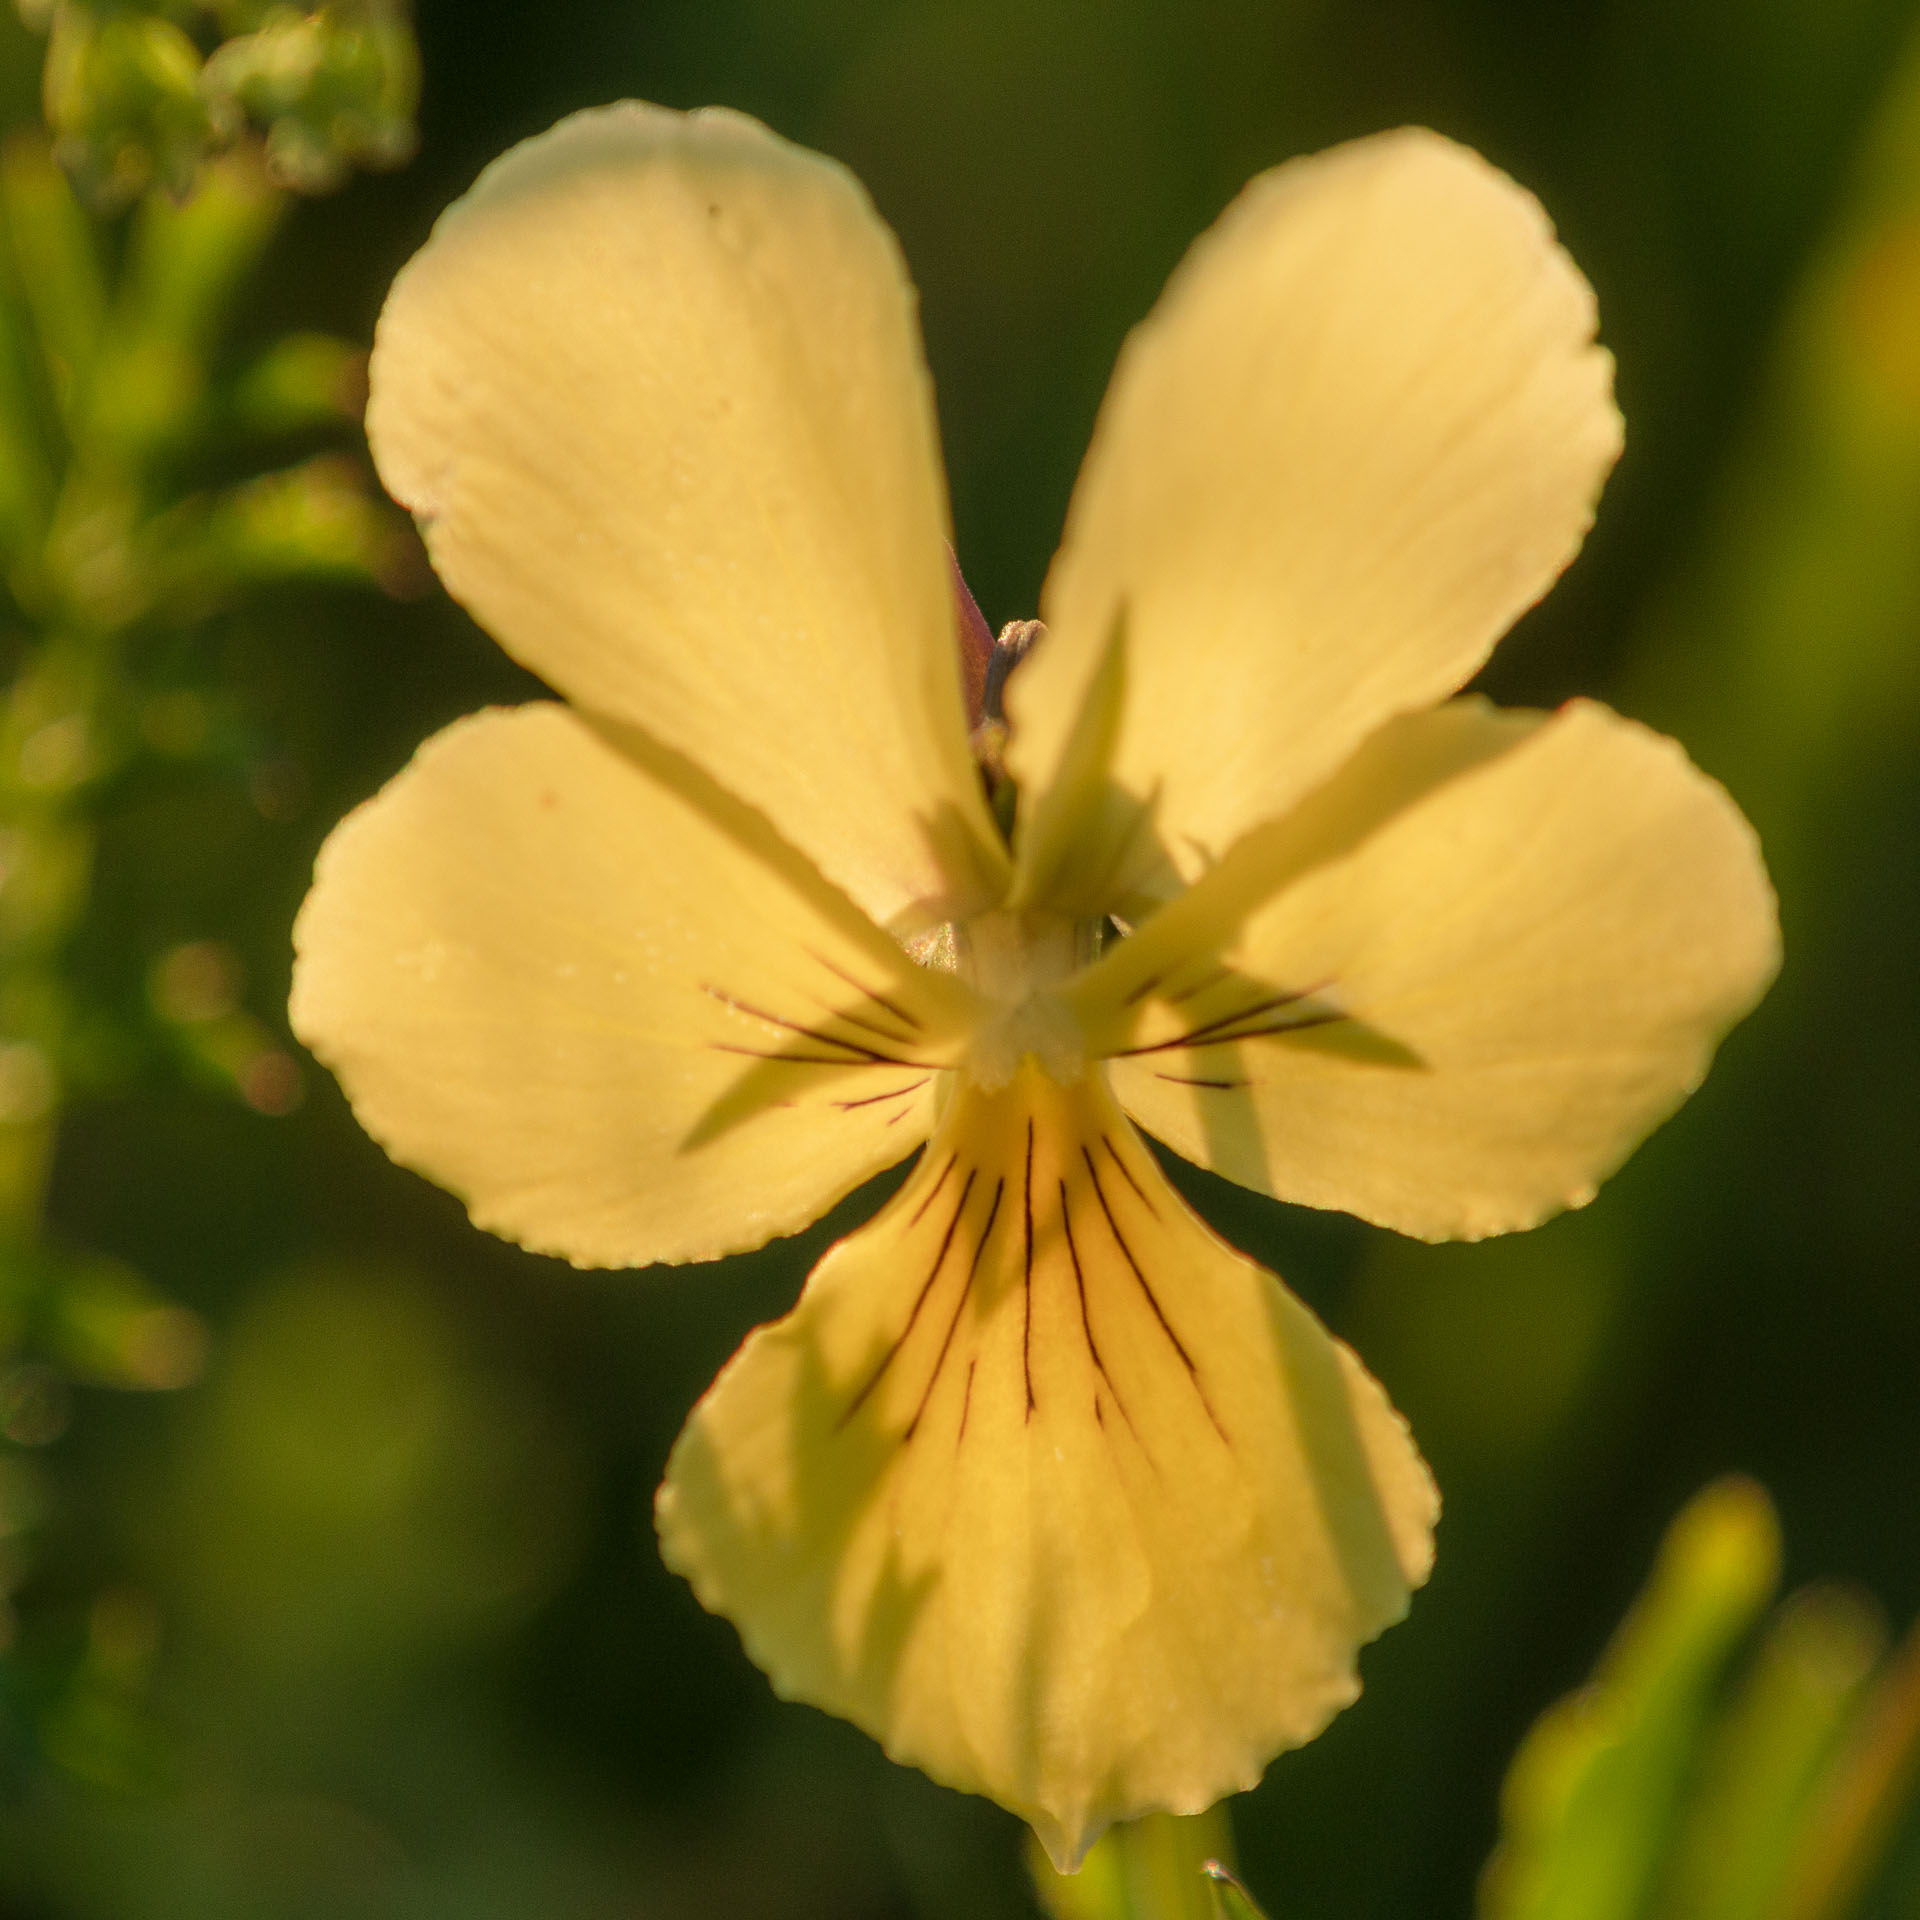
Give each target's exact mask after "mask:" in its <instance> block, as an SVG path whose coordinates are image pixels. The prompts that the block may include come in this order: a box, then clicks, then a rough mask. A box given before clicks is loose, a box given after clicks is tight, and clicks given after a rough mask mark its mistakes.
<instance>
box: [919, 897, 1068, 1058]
mask: <svg viewBox="0 0 1920 1920" xmlns="http://www.w3.org/2000/svg"><path fill="white" fill-rule="evenodd" d="M1099 938H1100V928H1099V924H1098V923H1097V922H1095V921H1091V920H1076V919H1071V918H1069V917H1068V916H1067V915H1065V914H1060V913H1046V912H1038V911H1014V910H1011V909H1008V908H1005V907H996V908H994V909H993V910H992V911H991V912H988V913H979V914H975V915H974V916H973V917H972V918H971V919H968V920H962V921H957V922H949V923H947V924H946V925H944V926H941V927H938V928H936V929H934V931H933V932H932V933H931V934H929V935H926V936H923V938H922V939H921V940H919V941H916V942H915V943H914V944H913V946H912V948H911V951H912V953H913V957H914V958H915V959H916V960H918V961H919V962H920V963H921V964H922V965H923V966H930V967H936V968H939V969H941V970H942V971H945V972H951V973H955V974H958V975H959V977H960V978H961V979H963V980H965V981H966V982H967V984H968V985H969V986H971V987H972V988H973V989H974V991H975V992H976V993H978V994H979V996H980V998H981V1000H982V1002H983V1003H984V1008H985V1010H984V1012H983V1015H982V1018H981V1021H980V1024H979V1026H978V1027H977V1028H976V1029H975V1030H974V1033H973V1036H972V1038H971V1040H970V1042H969V1044H968V1048H967V1056H966V1059H965V1062H964V1063H963V1065H962V1067H961V1071H962V1072H963V1073H964V1074H965V1075H966V1077H967V1079H968V1080H969V1081H970V1082H971V1083H972V1084H973V1085H974V1086H976V1087H979V1088H980V1089H981V1090H982V1091H984V1092H987V1093H995V1092H998V1091H999V1090H1000V1089H1001V1088H1002V1087H1004V1086H1006V1085H1007V1084H1008V1083H1009V1082H1010V1081H1011V1080H1012V1079H1013V1077H1014V1074H1015V1072H1016V1071H1017V1070H1018V1068H1019V1065H1020V1062H1021V1061H1022V1060H1023V1059H1025V1058H1027V1057H1028V1056H1031V1057H1032V1058H1033V1060H1034V1061H1035V1062H1036V1063H1037V1064H1038V1065H1039V1067H1040V1068H1041V1070H1042V1071H1043V1072H1044V1073H1045V1074H1046V1075H1047V1077H1048V1078H1049V1079H1051V1080H1053V1081H1055V1082H1056V1083H1057V1084H1059V1085H1061V1086H1073V1085H1075V1084H1077V1083H1078V1081H1079V1080H1080V1078H1081V1076H1082V1075H1083V1074H1084V1073H1085V1072H1086V1069H1087V1051H1086V1039H1085V1036H1084V1035H1083V1034H1082V1032H1081V1030H1080V1024H1079V1022H1078V1021H1077V1020H1076V1019H1075V1018H1074V1017H1073V1015H1072V1013H1071V1012H1070V1011H1069V1010H1068V1008H1067V1006H1066V1003H1065V1001H1064V1000H1063V998H1062V997H1061V994H1060V991H1059V989H1060V988H1061V987H1063V986H1064V985H1065V984H1066V982H1067V981H1068V980H1069V979H1070V978H1071V977H1072V975H1073V974H1074V973H1075V972H1077V971H1078V970H1079V969H1080V968H1081V967H1083V966H1085V965H1086V964H1087V963H1088V961H1090V960H1091V959H1093V957H1094V955H1095V954H1096V953H1097V951H1098V949H1099Z"/></svg>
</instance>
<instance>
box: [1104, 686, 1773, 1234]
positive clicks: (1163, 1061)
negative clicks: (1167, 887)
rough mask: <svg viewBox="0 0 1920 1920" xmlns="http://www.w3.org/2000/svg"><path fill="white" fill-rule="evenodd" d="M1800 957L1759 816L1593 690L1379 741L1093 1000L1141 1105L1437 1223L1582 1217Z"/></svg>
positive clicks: (1270, 1188) (1386, 1214) (1281, 1168)
mask: <svg viewBox="0 0 1920 1920" xmlns="http://www.w3.org/2000/svg"><path fill="white" fill-rule="evenodd" d="M1778 965H1779V930H1778V926H1777V923H1776V919H1775V910H1774V901H1773V893H1772V889H1771V888H1770V887H1769V885H1768V883H1767V876H1766V871H1765V869H1764V867H1763V866H1762V865H1761V862H1760V855H1759V849H1758V846H1757V845H1756V843H1755V840H1754V837H1753V831H1752V829H1751V828H1750V827H1749V826H1748V825H1747V823H1746V821H1745V820H1744V819H1742V818H1741V816H1740V813H1739V811H1738V809H1736V808H1735V806H1734V805H1733V803H1732V801H1730V800H1729V799H1728V798H1727V795H1726V794H1725V792H1724V791H1723V790H1722V789H1721V788H1720V787H1718V786H1716V785H1715V784H1714V783H1713V782H1712V781H1711V780H1709V779H1707V778H1706V777H1705V776H1704V775H1703V774H1701V773H1700V772H1698V771H1697V770H1696V769H1695V768H1694V767H1692V766H1691V765H1690V764H1689V763H1688V761H1687V759H1686V756H1685V755H1684V754H1682V753H1681V751H1680V749H1679V748H1678V747H1677V746H1675V744H1674V743H1673V742H1672V741H1671V740H1666V739H1662V738H1661V737H1660V736H1659V735H1657V734H1653V733H1650V732H1648V731H1647V730H1646V729H1645V728H1644V727H1639V726H1636V725H1634V724H1633V723H1632V722H1630V721H1626V720H1622V719H1621V718H1620V717H1619V716H1618V715H1617V714H1613V713H1610V712H1608V710H1607V709H1606V708H1604V707H1600V706H1596V705H1594V704H1592V703H1591V702H1588V701H1575V702H1573V703H1572V704H1571V705H1569V706H1567V707H1565V708H1563V709H1562V710H1561V711H1560V712H1559V713H1558V714H1555V715H1552V716H1550V717H1549V716H1544V715H1540V714H1527V713H1498V712H1495V711H1494V710H1492V709H1490V708H1489V707H1487V706H1486V705H1485V704H1484V703H1483V702H1481V701H1478V700H1463V701H1457V702H1454V703H1451V704H1450V705H1448V706H1445V707H1442V708H1440V709H1438V710H1437V711H1435V712H1433V713H1426V714H1417V715H1410V716H1407V717H1405V718H1403V719H1400V720H1396V721H1393V722H1391V723H1390V724H1389V725H1387V726H1386V727H1384V728H1382V729H1381V731H1380V733H1379V735H1378V736H1376V738H1375V739H1373V740H1371V741H1369V742H1368V743H1367V745H1366V746H1365V747H1363V748H1362V749H1361V751H1360V752H1359V753H1358V754H1356V755H1355V756H1354V759H1353V761H1352V762H1351V763H1350V764H1349V765H1348V766H1347V767H1346V768H1344V769H1343V770H1342V771H1341V773H1340V774H1339V775H1338V776H1337V777H1336V778H1335V779H1334V780H1332V781H1330V782H1329V783H1328V784H1327V786H1326V787H1325V788H1324V789H1323V790H1322V791H1321V792H1320V793H1319V794H1316V795H1315V796H1314V797H1313V798H1312V799H1310V800H1309V801H1307V802H1306V803H1305V804H1304V805H1303V806H1302V807H1300V808H1299V809H1298V810H1297V811H1296V813H1295V814H1293V815H1292V816H1290V817H1289V818H1287V819H1285V820H1283V821H1279V822H1276V823H1274V824H1273V825H1272V826H1269V827H1266V828H1262V829H1261V830H1259V831H1258V832H1256V833H1253V834H1251V835H1249V836H1248V837H1247V839H1246V840H1245V841H1243V842H1242V843H1241V845H1240V846H1238V847H1237V848H1235V849H1234V851H1233V852H1232V853H1231V854H1229V855H1228V857H1227V858H1226V860H1225V861H1223V862H1222V863H1221V865H1220V866H1219V867H1218V868H1216V869H1215V871H1214V872H1213V873H1211V874H1210V875H1209V876H1208V877H1207V878H1206V879H1205V880H1203V881H1201V882H1200V883H1199V884H1198V885H1196V886H1195V887H1193V888H1192V889H1190V890H1189V891H1188V892H1187V893H1185V894H1183V895H1182V896H1181V897H1180V899H1178V900H1176V901H1174V902H1173V903H1172V904H1171V905H1170V906H1168V907H1166V908H1164V909H1162V911H1161V912H1160V913H1158V914H1157V915H1155V916H1154V918H1153V919H1151V920H1150V921H1148V922H1147V924H1146V925H1145V926H1144V927H1142V928H1141V929H1140V931H1139V932H1138V933H1137V934H1136V935H1135V936H1134V937H1133V938H1132V939H1130V940H1126V941H1123V942H1121V943H1120V944H1119V946H1117V947H1115V948H1113V949H1112V950H1111V951H1110V952H1109V953H1108V954H1106V955H1105V956H1104V957H1103V958H1102V959H1101V960H1100V961H1099V962H1098V963H1097V964H1096V965H1095V966H1094V967H1093V968H1092V969H1090V970H1089V971H1088V972H1087V973H1086V974H1084V975H1082V976H1081V977H1080V978H1079V979H1078V980H1077V981H1076V982H1075V983H1074V987H1073V989H1072V995H1073V1003H1074V1007H1075V1010H1076V1012H1077V1014H1078V1015H1079V1018H1080V1020H1081V1022H1082V1024H1083V1026H1084V1027H1085V1028H1086V1030H1087V1032H1088V1035H1089V1043H1090V1045H1091V1046H1092V1047H1093V1048H1094V1049H1096V1050H1098V1051H1105V1052H1110V1053H1115V1054H1119V1055H1121V1056H1122V1057H1121V1058H1118V1059H1116V1060H1115V1061H1114V1062H1113V1067H1112V1072H1113V1078H1114V1086H1115V1090H1116V1092H1117V1093H1118V1094H1119V1096H1120V1099H1121V1101H1122V1103H1123V1105H1125V1107H1126V1108H1127V1110H1128V1111H1129V1112H1130V1113H1131V1114H1132V1115H1133V1116H1134V1117H1135V1118H1136V1119H1137V1120H1138V1121H1139V1122H1140V1124H1141V1125H1142V1126H1144V1127H1146V1128H1148V1129H1149V1130H1150V1131H1151V1132H1153V1133H1155V1134H1157V1135H1159V1136H1160V1138H1162V1139H1163V1140H1165V1141H1166V1142H1167V1143H1168V1144H1169V1145H1170V1146H1172V1147H1174V1148H1175V1149H1176V1150H1178V1151H1179V1152H1181V1153H1183V1154H1185V1155H1187V1156H1188V1157H1189V1158H1191V1159H1193V1160H1196V1161H1198V1162H1199V1163H1200V1164H1202V1165H1203V1166H1209V1167H1212V1168H1213V1169H1215V1170H1216V1171H1217V1172H1220V1173H1223V1174H1226V1175H1227V1176H1228V1177H1229V1178H1231V1179H1235V1180H1239V1181H1242V1182H1243V1183H1245V1184H1246V1185H1248V1186H1251V1187H1256V1188H1259V1189H1260V1190H1262V1191H1264V1192H1268V1193H1273V1194H1277V1195H1278V1196H1279V1197H1280V1198H1282V1199H1285V1200H1296V1201H1302V1202H1304V1203H1306V1204H1307V1205H1309V1206H1319V1207H1339V1208H1343V1209H1345V1210H1346V1211H1348V1212H1350V1213H1357V1214H1359V1215H1361V1216H1362V1217H1363V1218H1365V1219H1368V1220H1373V1221H1377V1222H1378V1223H1379V1224H1381V1225H1383V1226H1389V1227H1396V1228H1398V1229H1399V1230H1400V1231H1401V1232H1403V1233H1411V1234H1417V1235H1419V1236H1420V1237H1422V1238H1423V1239H1451V1238H1467V1239H1473V1238H1478V1237H1480V1236H1482V1235H1485V1234H1490V1233H1504V1232H1509V1231H1512V1230H1514V1229H1517V1228H1521V1227H1529V1226H1532V1225H1534V1224H1535V1223H1536V1222H1538V1221H1540V1220H1541V1219H1543V1218H1545V1217H1546V1216H1547V1215H1549V1214H1551V1213H1555V1212H1558V1211H1559V1210H1560V1209H1561V1208H1563V1207H1569V1206H1579V1205H1582V1204H1583V1203H1584V1202H1585V1201H1586V1200H1588V1199H1589V1198H1591V1197H1592V1194H1593V1191H1594V1188H1595V1186H1596V1185H1597V1184H1598V1182H1599V1181H1601V1180H1603V1179H1604V1178H1605V1177H1606V1176H1607V1175H1608V1174H1609V1173H1611V1172H1612V1171H1613V1169H1614V1168H1615V1167H1616V1166H1617V1165H1618V1164H1619V1163H1620V1162H1621V1161H1622V1160H1623V1159H1625V1157H1626V1156H1627V1154H1628V1153H1629V1152H1630V1151H1631V1150H1632V1149H1633V1147H1634V1146H1635V1145H1636V1144H1638V1142H1639V1141H1640V1139H1641V1138H1642V1137H1643V1136H1644V1135H1645V1134H1646V1133H1647V1132H1649V1131H1650V1130H1651V1129H1652V1128H1653V1127H1654V1126H1656V1125H1657V1124H1658V1123H1659V1122H1660V1121H1661V1120H1663V1119H1665V1118H1666V1116H1667V1115H1668V1114H1669V1113H1670V1112H1672V1110H1673V1109H1674V1108H1675V1107H1676V1106H1678V1105H1679V1104H1680V1102H1681V1101H1682V1100H1683V1099H1684V1098H1685V1097H1686V1096H1687V1094H1688V1093H1690V1092H1691V1091H1692V1090H1693V1088H1694V1087H1695V1086H1697V1085H1698V1084H1699V1081H1700V1079H1701V1076H1702V1075H1703V1074H1704V1073H1705V1072H1706V1068H1707V1062H1708V1061H1709V1059H1710V1058H1711V1057H1712V1053H1713V1049H1714V1046H1715V1044H1716V1043H1717V1042H1718V1040H1719V1038H1720V1036H1721V1035H1722V1034H1723V1033H1724V1032H1725V1031H1726V1030H1727V1029H1728V1028H1729V1027H1730V1026H1732V1025H1733V1023H1734V1022H1735V1021H1736V1020H1738V1019H1739V1018H1740V1017H1741V1016H1742V1015H1743V1014H1745V1013H1746V1012H1747V1011H1748V1009H1749V1008H1751V1007H1752V1005H1753V1004H1754V1002H1755V1001H1756V1000H1758V999H1759V997H1760V995H1761V993H1762V992H1763V991H1764V990H1765V988H1766V986H1767V983H1768V982H1769V981H1770V980H1771V979H1772V977H1773V974H1774V971H1775V969H1776V968H1777V966H1778Z"/></svg>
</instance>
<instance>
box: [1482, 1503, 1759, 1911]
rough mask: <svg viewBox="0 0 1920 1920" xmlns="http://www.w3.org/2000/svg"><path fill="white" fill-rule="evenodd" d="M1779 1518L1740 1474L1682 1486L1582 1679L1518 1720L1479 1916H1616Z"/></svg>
mask: <svg viewBox="0 0 1920 1920" xmlns="http://www.w3.org/2000/svg"><path fill="white" fill-rule="evenodd" d="M1779 1554H1780V1541H1779V1529H1778V1525H1777V1523H1776V1521H1775V1519H1774V1515H1773V1508H1772V1505H1771V1503H1770V1502H1769V1501H1768V1499H1767V1497H1766V1495H1765V1494H1764V1493H1763V1492H1762V1491H1761V1489H1760V1488H1759V1487H1757V1486H1755V1485H1754V1484H1753V1483H1752V1482H1751V1481H1746V1480H1724V1481H1720V1482H1718V1483H1716V1484H1715V1485H1713V1486H1711V1487H1709V1488H1708V1489H1707V1490H1706V1491H1705V1492H1704V1493H1702V1494H1700V1495H1698V1496H1697V1497H1696V1498H1695V1499H1694V1501H1693V1502H1692V1503H1691V1504H1690V1505H1689V1506H1688V1507H1687V1508H1686V1509H1685V1510H1684V1511H1683V1512H1682V1513H1681V1514H1680V1516H1679V1518H1678V1519H1677V1520H1675V1521H1674V1523H1673V1525H1672V1527H1671V1528H1670V1529H1669V1530H1668V1533H1667V1537H1666V1540H1665V1542H1664V1544H1663V1545H1662V1547H1661V1551H1660V1557H1659V1561H1658V1563H1657V1564H1656V1566H1655V1568H1654V1572H1653V1577H1652V1579H1651V1580H1650V1581H1649V1582H1648V1584H1647V1587H1646V1590H1645V1591H1644V1592H1643V1593H1642V1594H1641V1596H1640V1598H1639V1599H1638V1600H1637V1601H1636V1602H1635V1604H1634V1607H1633V1610H1632V1612H1630V1613H1629V1614H1628V1616H1627V1618H1626V1620H1625V1622H1624V1623H1623V1624H1622V1626H1621V1627H1620V1629H1619V1631H1618V1633H1616V1635H1615V1636H1614V1639H1613V1642H1612V1644H1611V1645H1610V1646H1609V1647H1608V1649H1607V1651H1606V1653H1605V1655H1604V1656H1603V1658H1602V1660H1601V1662H1600V1666H1599V1668H1598V1670H1597V1672H1596V1673H1595V1676H1594V1678H1593V1680H1592V1681H1591V1682H1590V1683H1589V1684H1588V1685H1587V1686H1586V1687H1584V1688H1582V1689H1581V1690H1580V1691H1579V1692H1578V1693H1575V1694H1572V1695H1570V1696H1569V1697H1568V1698H1567V1699H1565V1700H1562V1701H1560V1702H1559V1703H1558V1704H1557V1705H1555V1706H1553V1707H1552V1708H1550V1709H1549V1710H1548V1711H1547V1712H1546V1713H1545V1714H1544V1715H1543V1716H1542V1717H1541V1718H1540V1720H1539V1721H1538V1722H1537V1723H1536V1724H1535V1726H1534V1728H1533V1731H1532V1732H1531V1733H1530V1734H1529V1735H1528V1736H1527V1738H1526V1740H1525V1742H1524V1743H1523V1744H1522V1746H1521V1748H1520V1751H1519V1753H1518V1754H1517V1755H1516V1756H1515V1758H1514V1761H1513V1765H1512V1767H1511V1769H1510V1770H1509V1772H1508V1774H1507V1780H1506V1785H1505V1788H1504V1790H1503V1792H1502V1795H1501V1828H1502V1831H1501V1839H1500V1844H1499V1847H1498V1849H1497V1850H1496V1852H1495V1853H1494V1856H1493V1858H1492V1859H1491V1860H1490V1861H1489V1863H1488V1866H1487V1871H1486V1874H1485V1876H1484V1878H1483V1880H1482V1883H1481V1897H1480V1912H1481V1916H1482V1920H1632V1917H1633V1916H1636V1915H1638V1914H1639V1913H1641V1912H1642V1910H1643V1904H1644V1902H1645V1900H1646V1899H1647V1897H1648V1894H1649V1892H1650V1891H1651V1889H1652V1887H1653V1885H1654V1883H1655V1879H1656V1876H1657V1875H1658V1873H1659V1871H1660V1868H1661V1866H1662V1863H1663V1861H1664V1859H1665V1857H1666V1853H1667V1849H1668V1847H1669V1846H1670V1845H1671V1843H1672V1839H1673V1835H1674V1832H1675V1828H1676V1825H1677V1823H1678V1820H1679V1817H1680V1807H1681V1796H1682V1794H1683V1792H1684V1789H1685V1787H1686V1784H1687V1782H1688V1779H1689V1777H1690V1774H1691V1771H1692V1769H1693V1767H1694V1765H1695V1764H1696V1761H1697V1757H1698V1754H1699V1751H1700V1747H1701V1741H1702V1737H1703V1734H1704V1731H1705V1726H1706V1721H1707V1715H1708V1712H1709V1709H1710V1706H1711V1704H1712V1700H1713V1696H1714V1691H1715V1689H1716V1687H1717V1686H1718V1684H1719V1682H1720V1680H1721V1677H1722V1675H1723V1674H1724V1672H1725V1669H1726V1666H1727V1663H1728V1661H1729V1659H1730V1658H1731V1656H1732V1654H1733V1652H1734V1650H1735V1648H1736V1647H1737V1645H1738V1644H1739V1641H1740V1639H1741V1637H1742V1636H1743V1635H1744V1634H1745V1633H1746V1632H1747V1630H1748V1629H1749V1628H1750V1627H1751V1626H1752V1625H1753V1622H1754V1620H1755V1618H1756V1617H1757V1616H1758V1614H1759V1612H1760V1610H1761V1608H1762V1607H1764V1606H1765V1605H1766V1603H1767V1601H1768V1599H1769V1598H1770V1597H1771V1595H1772V1592H1773V1588H1774V1582H1775V1580H1776V1578H1777V1577H1778V1567H1779Z"/></svg>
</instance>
